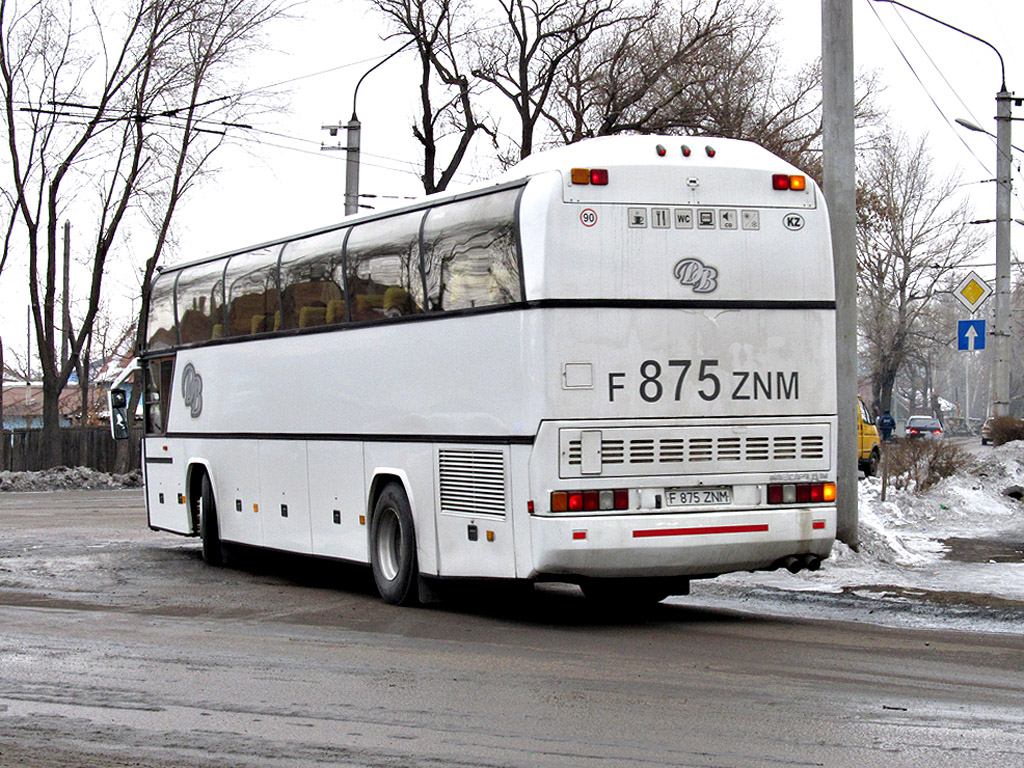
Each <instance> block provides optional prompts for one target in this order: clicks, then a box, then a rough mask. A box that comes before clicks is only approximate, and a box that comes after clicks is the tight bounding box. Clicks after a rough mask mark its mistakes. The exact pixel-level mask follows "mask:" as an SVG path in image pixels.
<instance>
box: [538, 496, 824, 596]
mask: <svg viewBox="0 0 1024 768" xmlns="http://www.w3.org/2000/svg"><path fill="white" fill-rule="evenodd" d="M531 522H532V533H533V564H534V572H533V574H532V577H533V578H544V577H545V576H562V577H566V576H569V577H580V578H623V577H676V576H685V577H692V578H699V577H709V576H716V575H720V574H723V573H730V572H732V571H753V570H762V569H768V568H772V567H773V566H775V567H777V566H778V564H779V563H780V561H781V560H782V559H783V558H786V557H789V556H790V555H794V556H797V557H803V556H807V555H813V556H815V557H817V558H820V559H822V560H823V559H825V558H826V557H828V555H829V552H830V551H831V549H832V543H833V541H834V540H835V533H836V510H835V507H826V506H822V507H813V508H801V509H788V508H787V509H772V510H753V511H745V512H726V513H721V512H720V513H713V514H678V515H665V514H660V515H621V516H619V515H616V516H607V517H603V516H602V517H599V516H593V517H564V518H563V517H534V518H533V519H532V521H531ZM570 580H571V579H570Z"/></svg>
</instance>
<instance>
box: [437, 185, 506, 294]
mask: <svg viewBox="0 0 1024 768" xmlns="http://www.w3.org/2000/svg"><path fill="white" fill-rule="evenodd" d="M519 192H520V190H516V189H513V190H506V191H504V192H498V193H496V194H492V195H485V196H483V197H475V198H471V199H469V200H462V201H459V202H457V203H451V204H449V205H443V206H440V207H438V208H432V209H430V211H429V212H428V213H427V219H426V222H425V224H424V226H423V251H424V253H423V255H424V270H425V272H426V276H427V292H428V296H429V304H430V307H431V309H434V310H441V311H451V310H455V309H471V308H473V307H488V306H500V305H502V304H514V303H516V302H518V301H521V300H522V289H521V287H520V281H519V251H518V244H517V242H516V229H515V204H516V200H517V199H518V195H519Z"/></svg>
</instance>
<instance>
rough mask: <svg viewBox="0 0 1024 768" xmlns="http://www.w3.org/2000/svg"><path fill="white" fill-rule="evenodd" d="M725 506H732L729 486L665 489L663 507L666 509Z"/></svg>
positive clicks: (730, 487)
mask: <svg viewBox="0 0 1024 768" xmlns="http://www.w3.org/2000/svg"><path fill="white" fill-rule="evenodd" d="M727 504H732V486H731V485H717V486H713V487H708V488H666V489H665V506H667V507H708V506H722V505H727Z"/></svg>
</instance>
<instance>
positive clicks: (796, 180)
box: [772, 173, 807, 192]
mask: <svg viewBox="0 0 1024 768" xmlns="http://www.w3.org/2000/svg"><path fill="white" fill-rule="evenodd" d="M772 189H793V190H796V191H797V192H802V191H803V190H805V189H807V177H806V176H801V175H800V174H793V175H792V176H791V175H789V174H787V173H773V174H772Z"/></svg>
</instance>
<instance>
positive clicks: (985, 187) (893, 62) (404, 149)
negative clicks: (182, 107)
mask: <svg viewBox="0 0 1024 768" xmlns="http://www.w3.org/2000/svg"><path fill="white" fill-rule="evenodd" d="M916 2H917V5H918V6H920V7H921V8H922V9H923V10H925V11H926V12H927V13H929V14H930V15H933V16H936V17H938V18H940V19H942V20H944V21H946V22H948V23H950V24H953V25H955V26H958V27H960V28H961V29H964V30H966V31H969V32H971V33H972V34H975V35H977V36H979V37H982V38H984V39H986V40H988V41H990V42H991V43H992V44H993V45H994V46H996V48H998V49H999V50H1000V51H1001V52H1002V54H1003V56H1004V57H1005V61H1006V82H1007V86H1008V88H1009V89H1010V90H1011V91H1012V90H1014V89H1015V88H1016V89H1017V90H1018V92H1019V93H1020V94H1021V95H1024V54H1022V53H1021V51H1020V49H1019V47H1018V46H1017V44H1016V43H1017V41H1016V40H1015V39H1014V38H1015V36H1016V35H1019V33H1020V30H1022V29H1024V3H1020V2H1019V0H973V2H971V3H963V2H958V1H955V0H927V1H926V2H925V0H916ZM908 4H911V5H913V2H911V3H908ZM775 5H776V7H777V9H778V11H779V13H780V15H781V16H782V23H781V24H780V26H779V29H778V32H779V39H780V41H781V43H782V45H783V50H784V57H785V59H784V63H785V66H786V67H787V68H790V69H792V70H796V69H798V68H799V67H800V66H802V65H803V64H805V63H807V62H809V61H811V60H813V59H814V58H815V57H817V56H818V55H819V54H820V52H821V10H820V3H819V2H818V0H775ZM853 11H854V56H855V64H856V66H857V68H858V70H874V71H876V72H877V73H878V76H879V79H880V82H881V83H882V85H883V86H884V88H885V90H884V92H883V93H882V94H881V96H880V102H881V104H882V106H883V107H885V108H886V109H888V110H889V112H890V119H891V124H892V126H893V128H894V129H896V130H901V131H905V132H906V133H908V134H909V135H910V136H911V137H917V136H919V135H921V134H924V133H927V134H928V136H929V148H930V150H931V153H932V155H933V157H934V159H935V167H936V171H937V172H938V173H940V174H941V175H946V174H950V173H954V172H960V173H961V174H962V183H963V187H962V189H963V192H964V194H965V195H967V196H969V198H970V200H971V201H972V203H973V204H974V207H975V211H976V216H977V218H991V216H992V215H993V213H994V208H995V185H994V184H993V183H991V182H990V181H988V180H991V179H992V178H993V177H994V165H995V146H994V142H993V140H992V139H990V138H989V137H987V136H984V135H982V134H978V133H971V132H968V131H966V130H964V129H962V128H960V127H958V126H956V125H955V124H954V123H953V120H954V119H955V118H957V117H965V118H967V119H970V120H972V121H973V122H975V123H977V124H979V125H980V126H982V127H983V128H986V129H987V130H990V131H992V132H993V133H994V132H995V121H994V119H993V116H994V114H995V94H996V91H997V90H998V88H999V85H1000V74H999V63H998V59H997V58H996V55H995V54H994V53H993V52H992V51H991V50H990V49H989V48H987V47H986V46H984V45H982V44H981V43H978V42H976V41H974V40H971V39H970V38H968V37H965V36H964V35H961V34H959V33H957V32H954V31H952V30H948V29H945V28H943V27H941V26H940V25H938V24H936V23H934V22H932V21H929V20H927V19H924V18H921V17H919V16H916V15H915V14H912V13H909V12H907V11H897V9H895V8H894V7H892V6H891V5H888V4H884V3H877V2H872V0H853ZM385 37H386V30H385V29H384V27H383V25H382V23H381V21H380V20H379V19H378V18H377V17H376V16H375V15H374V14H373V13H372V12H371V11H370V10H369V9H368V7H367V5H366V4H364V3H361V2H358V1H357V0H347V1H346V2H336V1H333V2H332V0H308V1H307V2H305V3H303V4H301V5H300V6H299V7H298V8H297V9H296V11H295V13H294V18H292V19H290V20H285V21H281V22H278V23H277V24H276V26H275V27H274V28H273V29H272V30H271V34H270V35H269V39H268V43H267V45H266V46H264V47H263V50H262V51H261V52H260V53H259V54H258V55H256V56H254V57H253V58H252V59H251V60H250V61H249V62H248V64H247V66H246V73H245V82H246V85H247V87H251V88H254V89H255V88H261V87H263V86H270V85H274V84H280V85H278V87H277V89H276V90H277V91H278V92H279V94H280V98H279V107H280V109H279V111H277V112H275V113H271V114H264V115H260V116H258V117H257V118H254V119H253V120H252V121H251V122H252V124H253V126H254V130H253V131H244V132H239V133H238V134H236V135H235V136H234V137H233V138H232V139H231V141H230V145H229V146H226V147H224V148H223V149H222V150H220V152H219V154H218V156H217V164H218V166H219V167H220V169H221V170H220V172H219V173H218V174H217V175H216V176H215V177H214V178H212V179H211V180H209V181H207V182H206V183H205V184H204V186H202V187H201V188H199V189H197V190H195V192H194V194H192V196H191V197H190V198H189V199H187V200H186V201H185V204H184V205H183V207H182V208H181V209H180V211H179V215H178V220H177V231H176V238H177V242H176V248H175V252H174V253H173V254H170V255H169V256H168V257H167V258H166V259H165V263H176V262H181V261H189V260H192V259H196V258H201V257H204V256H208V255H211V254H215V253H221V252H224V251H227V250H232V249H235V248H238V247H242V246H246V245H251V244H256V243H260V242H264V241H266V240H269V239H273V238H277V237H281V236H285V235H289V234H294V233H298V232H303V231H307V230H310V229H314V228H317V227H320V226H324V225H327V224H330V223H333V222H336V221H338V220H340V219H341V218H342V216H343V204H344V186H345V178H344V174H345V153H344V152H343V151H322V150H321V143H328V144H332V143H334V144H336V143H338V141H343V140H344V139H343V134H339V136H338V137H337V138H332V137H330V136H329V135H328V132H327V131H325V130H322V126H325V125H329V124H338V123H345V122H347V121H348V118H349V117H350V115H351V113H352V107H353V104H352V100H353V89H354V88H355V84H356V82H357V81H358V79H359V78H360V77H361V76H362V75H363V74H364V73H365V72H366V71H367V70H368V69H369V68H371V67H372V66H374V64H376V63H377V62H378V61H380V59H381V58H382V57H383V56H385V55H387V54H389V53H391V52H392V51H394V50H395V48H397V47H398V43H396V42H395V41H393V40H388V39H385ZM901 52H902V53H901ZM904 56H905V57H906V59H907V61H905V60H904ZM908 61H909V64H908ZM911 67H912V68H913V69H911ZM318 73H319V74H318ZM415 88H416V75H415V72H414V70H413V69H412V67H411V60H410V59H409V58H408V57H403V56H401V55H400V56H398V57H396V58H395V59H392V60H391V61H389V62H387V63H385V64H383V65H382V66H381V67H379V68H378V69H377V70H375V71H374V72H372V73H371V74H370V75H368V76H367V78H366V79H365V81H364V82H363V84H362V86H361V88H360V90H359V95H358V104H357V107H358V110H357V111H358V116H359V118H360V120H361V121H362V126H363V129H362V152H363V157H362V160H363V163H362V167H361V172H360V177H361V184H360V190H361V192H363V193H369V194H375V195H386V196H390V198H391V199H386V200H385V199H380V198H378V199H376V200H367V201H365V202H367V203H369V204H372V205H374V206H375V207H377V208H381V207H385V206H389V205H393V204H396V203H398V202H400V201H401V200H400V198H403V197H406V196H416V195H417V194H419V193H421V190H422V187H421V186H420V183H419V180H418V178H417V166H416V161H417V158H418V156H419V154H420V153H419V151H418V145H417V143H416V141H415V139H414V138H413V137H412V134H411V131H410V126H411V122H412V119H413V114H414V113H413V109H414V107H415V99H416V91H415ZM1017 111H1018V113H1019V114H1020V115H1021V116H1024V108H1018V110H1017ZM506 130H509V131H511V130H512V127H511V125H509V126H506ZM1018 133H1019V131H1018ZM1015 143H1016V144H1018V145H1024V137H1022V138H1020V139H1017V140H1016V141H1015ZM1018 158H1019V155H1018ZM493 170H494V164H493V161H492V159H491V158H489V157H488V156H487V154H486V152H481V153H479V154H478V155H477V156H476V157H475V158H473V160H472V162H471V163H470V164H468V165H466V166H464V172H463V173H461V174H460V175H459V176H458V177H457V179H456V183H455V184H454V185H453V186H452V189H458V188H459V187H460V186H466V185H469V184H472V183H474V182H477V181H482V180H484V179H486V178H487V177H488V175H489V174H490V173H491V172H492V171H493ZM1014 183H1015V185H1016V186H1017V187H1018V188H1019V190H1020V192H1021V194H1022V195H1024V175H1022V174H1021V173H1020V172H1017V173H1015V175H1014ZM395 198H398V199H395ZM1021 199H1024V198H1022V197H1021V196H1020V195H1015V198H1014V208H1013V215H1014V216H1015V217H1018V218H1024V205H1022V204H1021V202H1020V201H1021ZM979 226H987V227H991V226H992V225H979ZM1014 230H1015V232H1014V235H1017V234H1018V233H1020V235H1021V236H1024V231H1021V230H1020V229H1019V228H1017V227H1014ZM76 234H77V230H76ZM82 237H83V238H84V228H83V232H82ZM77 242H78V241H77V240H76V238H75V235H73V244H75V245H76V247H77ZM143 242H144V238H142V237H138V238H133V239H132V241H131V243H130V244H129V245H128V246H127V247H126V248H125V249H123V251H122V253H121V254H120V257H119V261H118V262H117V264H116V265H115V266H114V268H113V269H112V271H111V272H112V274H111V279H110V282H109V284H108V291H109V297H110V299H111V301H112V302H114V304H115V306H117V307H127V306H128V305H129V301H130V298H129V297H135V296H137V295H138V292H139V278H138V272H139V269H140V267H141V264H142V262H143V261H144V259H145V257H146V255H147V254H146V253H145V249H144V248H143V247H141V245H138V244H140V243H143ZM133 244H135V245H136V246H137V250H134V249H133ZM82 245H83V246H84V243H82ZM991 262H994V243H993V244H990V246H989V248H988V250H987V251H986V252H985V253H983V255H982V256H981V257H980V258H979V263H981V264H986V263H991ZM978 271H979V272H980V273H981V274H982V276H983V277H993V276H994V269H993V268H991V267H979V270H978ZM24 275H25V270H24V269H23V268H22V269H21V270H20V271H19V270H18V269H17V267H16V266H15V265H13V264H11V265H8V267H7V269H6V270H5V273H4V275H3V276H2V278H0V330H2V333H3V338H4V343H5V346H6V347H7V348H8V349H11V348H13V349H15V350H17V349H19V348H20V349H23V348H24V346H25V341H24V339H25V336H26V332H25V325H26V306H27V298H26V293H25V291H24V289H23V288H22V287H21V286H22V285H23V283H24V282H25V277H24Z"/></svg>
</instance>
